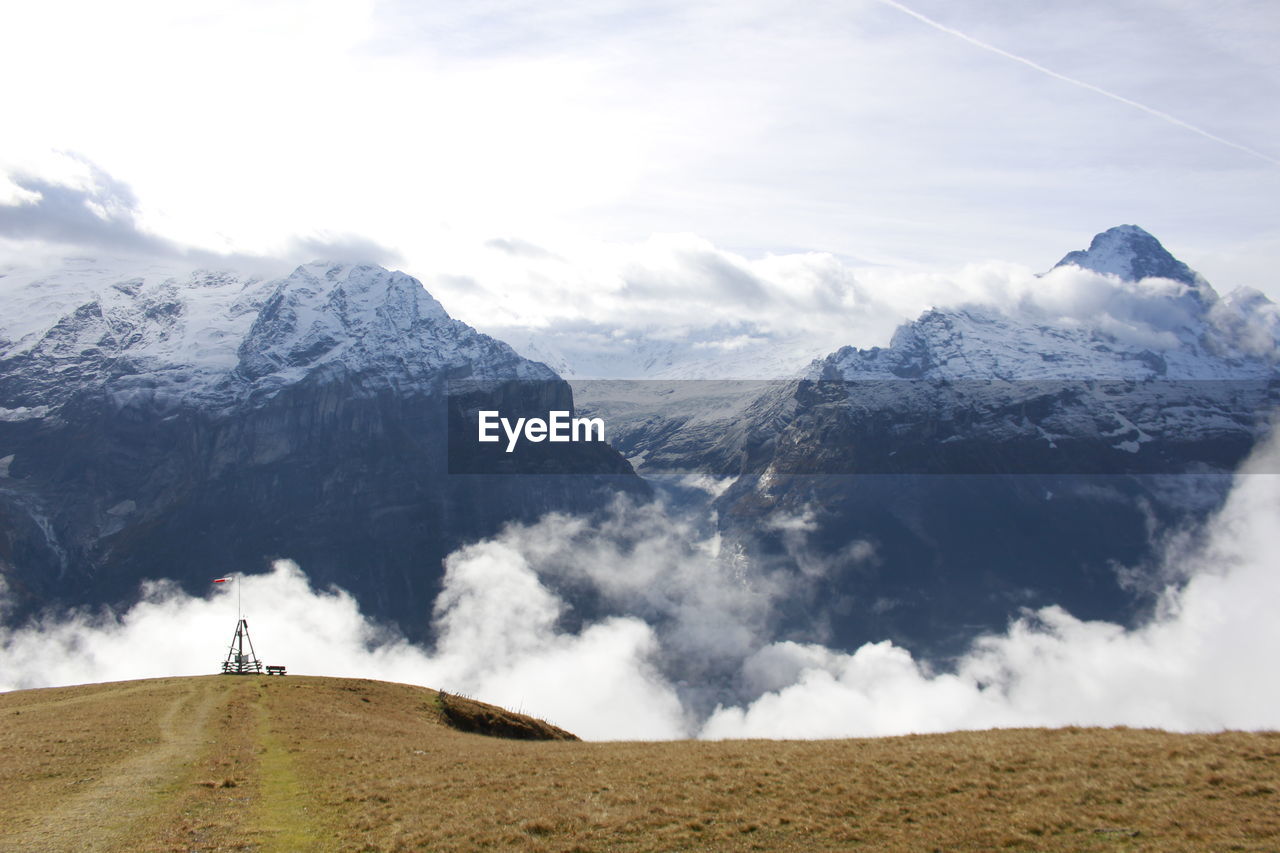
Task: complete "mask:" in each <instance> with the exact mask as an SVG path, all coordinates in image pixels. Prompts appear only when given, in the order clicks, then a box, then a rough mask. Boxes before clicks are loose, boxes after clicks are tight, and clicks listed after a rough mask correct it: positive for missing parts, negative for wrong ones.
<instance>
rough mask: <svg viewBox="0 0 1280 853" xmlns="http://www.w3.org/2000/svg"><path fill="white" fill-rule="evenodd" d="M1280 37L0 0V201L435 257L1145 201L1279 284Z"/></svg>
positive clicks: (1015, 12)
mask: <svg viewBox="0 0 1280 853" xmlns="http://www.w3.org/2000/svg"><path fill="white" fill-rule="evenodd" d="M1277 43H1280V16H1277V15H1276V14H1275V13H1274V5H1273V4H1272V3H1270V2H1267V0H1258V2H1250V0H1225V2H1216V3H1213V4H1206V3H1201V2H1194V1H1193V0H1118V2H1117V1H1116V0H1105V2H1103V1H1102V0H1085V2H1080V3H1070V4H1066V3H1056V4H1045V3H1035V4H1029V3H1022V2H1016V0H984V1H983V2H973V3H965V4H955V3H944V2H941V0H912V2H909V3H907V4H905V5H902V4H898V3H896V2H891V0H847V2H839V3H816V2H803V3H799V4H797V3H794V2H788V3H782V2H776V1H775V0H734V2H695V3H685V2H682V3H667V2H663V0H647V2H643V3H635V2H630V0H592V2H590V3H588V2H553V3H548V2H536V3H535V2H526V0H475V2H468V3H465V4H464V3H448V2H445V3H430V4H423V3H415V2H407V0H405V2H372V0H350V2H346V0H326V2H317V1H316V0H306V2H302V1H301V0H269V2H262V0H253V2H248V0H244V2H241V0H224V2H219V3H216V4H174V3H166V2H159V0H157V2H122V3H114V4H101V3H89V2H58V0H50V2H44V3H39V4H35V3H25V4H6V7H5V9H4V11H3V12H0V74H3V79H4V80H6V81H7V82H6V85H5V86H4V87H3V91H0V105H2V106H0V109H3V114H4V115H5V116H6V122H5V123H6V131H5V134H4V143H3V150H0V166H3V170H4V172H5V173H6V174H8V175H9V179H7V180H4V181H0V203H3V204H7V205H8V206H9V207H10V208H13V207H14V206H15V205H20V206H22V207H24V208H25V210H22V211H19V213H20V214H22V215H19V216H8V217H6V218H5V219H4V222H3V224H4V226H5V233H6V234H7V235H8V236H9V237H11V238H12V237H14V236H15V235H16V236H18V237H25V238H34V237H40V236H44V237H48V236H50V234H51V232H58V235H60V236H61V237H62V238H66V237H67V236H68V228H67V227H66V226H65V223H64V222H62V221H61V220H59V217H60V216H61V217H63V218H65V217H66V216H67V215H69V214H68V211H67V210H66V208H65V205H64V208H63V209H61V210H58V209H53V205H51V204H49V203H47V202H46V203H45V204H44V205H43V209H42V206H41V204H40V202H39V201H38V200H37V198H38V197H41V196H46V197H47V196H49V195H50V193H49V192H48V189H49V188H50V187H53V186H58V185H61V186H70V187H73V188H79V189H81V190H85V189H90V190H92V191H93V192H95V193H97V195H96V196H95V197H96V198H97V199H98V209H97V210H96V211H94V214H95V215H96V216H98V217H99V219H102V218H104V217H106V218H110V216H111V215H113V214H114V215H116V216H117V219H121V220H122V221H125V222H127V223H128V224H130V225H133V226H136V227H137V228H139V229H141V230H142V231H143V232H144V233H145V234H146V235H148V236H154V237H156V238H159V239H161V240H165V241H173V242H177V243H179V244H183V245H189V246H195V247H199V248H202V249H206V250H214V251H219V252H241V253H266V254H283V253H286V252H288V251H294V252H296V251H298V250H299V249H300V248H301V249H306V248H308V247H313V248H316V249H321V248H323V247H325V246H329V245H337V246H338V247H340V248H344V249H347V250H358V251H359V252H362V253H363V254H367V255H378V256H379V257H377V258H376V259H378V260H384V261H390V262H392V263H395V264H396V265H398V266H400V267H402V268H405V269H407V270H408V271H409V272H412V273H415V274H418V275H420V277H423V278H424V279H426V278H427V277H428V275H435V274H440V275H448V274H456V275H457V276H464V277H465V276H466V275H469V274H471V272H472V271H474V270H475V269H477V268H478V267H480V266H482V265H483V264H484V263H487V262H491V261H492V260H493V256H494V255H502V254H505V255H508V256H509V255H512V254H516V255H520V256H523V257H530V256H531V255H537V254H538V253H539V252H548V253H556V254H560V255H562V256H563V255H566V254H567V255H570V256H573V257H575V258H576V257H587V256H588V255H589V254H590V251H591V247H598V246H602V245H603V246H610V245H633V244H640V243H643V242H644V241H645V240H647V239H649V238H650V236H651V235H653V234H655V233H657V234H668V233H688V234H694V235H697V236H698V237H700V238H702V239H705V240H707V241H709V242H710V243H711V244H713V245H714V246H716V247H717V248H719V249H721V250H725V251H729V252H733V253H737V254H739V255H741V256H742V257H746V258H749V259H759V258H763V257H765V256H767V255H769V254H789V253H796V252H823V253H830V254H832V255H833V256H835V257H836V258H838V259H840V260H841V261H842V262H844V263H846V264H851V265H854V266H863V265H889V266H893V267H905V268H909V269H956V268H960V267H962V266H963V265H965V264H969V263H978V262H983V261H986V260H990V259H1000V260H1004V261H1010V262H1013V263H1016V264H1022V265H1026V266H1027V267H1029V268H1032V269H1043V268H1045V267H1047V266H1048V265H1051V264H1052V263H1053V262H1054V261H1056V260H1057V259H1058V258H1059V257H1061V255H1062V254H1063V253H1064V252H1066V251H1067V250H1070V249H1073V248H1080V247H1082V246H1083V245H1085V244H1086V243H1087V241H1088V238H1089V237H1090V236H1091V235H1092V234H1093V233H1095V232H1097V231H1100V230H1102V229H1104V228H1106V227H1108V226H1111V225H1115V224H1120V223H1125V222H1133V223H1137V224H1140V225H1143V226H1144V227H1146V228H1147V229H1148V230H1149V231H1151V232H1152V233H1154V234H1156V235H1157V236H1158V237H1160V238H1161V239H1162V240H1163V241H1164V242H1165V243H1166V245H1169V246H1171V247H1172V248H1173V249H1174V251H1175V254H1178V255H1179V256H1180V257H1183V258H1184V259H1186V260H1187V261H1188V262H1189V263H1191V265H1192V266H1193V267H1195V268H1197V269H1199V270H1200V271H1202V272H1203V273H1205V274H1206V275H1207V276H1208V278H1209V279H1210V280H1211V281H1213V282H1214V283H1215V284H1216V285H1217V286H1218V287H1219V289H1220V290H1231V289H1233V288H1234V287H1235V286H1237V285H1252V286H1254V287H1258V288H1260V289H1262V290H1264V291H1266V292H1268V293H1270V294H1272V295H1273V297H1277V296H1280V288H1278V287H1277V285H1276V283H1275V278H1276V277H1275V276H1274V275H1272V273H1271V270H1272V269H1273V268H1274V266H1275V262H1276V259H1277V257H1278V256H1280V252H1278V250H1280V224H1278V223H1280V217H1277V216H1276V213H1277V202H1276V199H1278V198H1280V147H1277V144H1276V140H1277V139H1278V138H1280V110H1277V109H1276V104H1277V103H1280V58H1278V57H1277V54H1276V51H1275V50H1274V47H1275V45H1276V44H1277ZM42 187H43V188H44V189H43V190H42V189H41V188H42ZM9 212H10V213H13V212H14V211H13V210H12V209H11V210H10V211H9ZM74 213H77V214H79V213H80V211H79V210H77V211H74ZM39 217H44V220H45V221H39V222H37V221H34V220H36V219H39ZM50 218H52V219H54V220H55V222H53V223H52V224H51V223H50V222H49V221H47V220H48V219H50ZM82 224H83V223H82ZM90 224H92V223H90ZM117 224H118V223H117ZM70 230H71V231H74V230H75V229H70ZM121 231H122V229H116V233H117V236H120V234H121ZM55 236H57V235H55ZM120 239H122V240H126V242H127V240H129V239H132V240H135V241H136V240H137V237H136V235H131V236H129V237H128V238H126V237H120ZM486 259H488V260H486ZM447 281H455V283H456V281H457V280H456V279H455V280H447ZM447 286H448V285H446V288H447ZM446 304H448V303H447V302H446Z"/></svg>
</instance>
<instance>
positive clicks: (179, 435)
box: [0, 259, 644, 633]
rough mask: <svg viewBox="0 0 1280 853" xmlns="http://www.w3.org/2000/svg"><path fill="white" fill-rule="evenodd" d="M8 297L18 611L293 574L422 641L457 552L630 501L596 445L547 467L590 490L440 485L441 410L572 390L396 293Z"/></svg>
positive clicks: (117, 267) (616, 461) (414, 295)
mask: <svg viewBox="0 0 1280 853" xmlns="http://www.w3.org/2000/svg"><path fill="white" fill-rule="evenodd" d="M0 300H2V301H3V304H4V306H5V308H6V310H5V312H4V313H3V315H2V316H0V576H2V577H3V579H4V581H5V584H6V586H7V588H8V590H9V592H10V594H11V595H12V596H13V597H14V598H15V599H16V601H17V604H18V605H19V613H20V614H21V613H24V612H30V611H31V610H33V609H35V608H38V607H42V606H47V605H52V604H83V603H99V602H113V601H119V600H122V599H125V598H128V597H129V596H131V595H134V594H136V592H137V583H138V581H139V580H141V579H143V578H155V577H157V576H164V577H169V578H173V579H175V580H178V581H181V582H183V583H187V584H190V585H193V586H196V587H199V586H200V585H201V584H202V583H203V582H205V581H206V580H207V579H208V578H210V577H215V576H218V575H220V574H225V573H226V572H228V571H237V570H241V571H251V570H256V569H258V568H260V567H261V566H262V565H263V564H264V563H265V562H266V561H267V560H268V559H270V558H272V557H279V556H288V557H293V558H294V559H297V560H298V561H299V562H300V563H301V564H302V565H304V566H306V568H307V571H308V573H309V574H310V576H311V577H312V578H314V579H316V580H317V581H318V582H321V583H327V582H336V583H340V584H341V585H342V586H343V587H344V588H346V589H349V590H351V591H352V592H353V593H355V594H356V596H357V597H358V598H360V599H361V602H362V604H363V605H365V606H366V608H367V611H368V612H372V613H375V614H377V615H379V616H380V617H382V618H384V619H387V620H394V621H398V622H399V623H400V624H401V625H402V626H403V627H404V628H405V629H406V630H407V631H409V632H410V633H415V632H420V631H421V630H422V629H423V628H424V626H425V625H426V622H427V613H428V611H429V607H430V603H431V601H432V600H433V598H434V592H435V590H436V589H437V587H438V583H439V579H440V574H441V566H440V561H441V559H442V558H443V557H444V556H445V555H446V554H447V553H449V551H451V550H453V549H454V548H456V547H458V546H459V545H460V544H462V543H464V542H466V541H471V540H474V539H476V538H479V537H482V536H486V535H491V534H492V533H494V532H496V531H497V529H498V528H499V527H501V525H502V524H503V523H505V522H507V521H511V520H515V519H532V518H536V517H537V516H539V515H541V514H542V513H544V512H547V511H551V510H554V509H560V510H568V511H579V510H586V509H590V508H592V507H595V506H597V505H599V503H600V502H602V501H605V500H607V494H612V493H613V492H615V491H617V490H619V489H621V490H623V491H637V492H643V490H644V489H643V485H642V484H640V483H639V481H638V480H636V478H635V477H634V475H632V474H631V471H630V468H629V467H628V466H627V464H626V463H625V461H624V460H622V458H621V457H619V456H618V455H617V454H616V453H615V452H614V451H612V450H611V449H610V448H608V447H607V446H603V445H595V446H583V447H581V448H577V447H575V448H573V450H572V453H571V456H572V458H571V459H569V462H568V468H567V469H566V468H560V469H557V470H573V471H576V472H581V474H585V475H588V476H581V475H578V476H573V477H569V476H566V477H558V476H556V475H546V476H538V477H507V478H493V477H489V478H485V477H477V476H451V473H450V472H451V470H452V457H451V455H450V454H451V452H452V446H451V445H450V443H449V439H450V432H451V427H452V425H453V420H452V419H453V418H454V416H455V412H454V409H455V408H456V402H455V401H456V400H457V399H458V397H457V396H455V395H459V394H473V395H474V394H481V395H483V394H485V393H490V392H492V393H500V394H501V395H502V401H503V408H504V410H505V412H506V413H510V414H512V415H513V416H516V415H520V414H527V413H529V412H536V413H538V414H541V415H542V416H544V417H545V414H546V412H547V411H548V410H549V409H572V408H573V398H572V391H571V389H570V388H569V386H568V385H567V384H566V383H565V382H564V381H563V380H562V379H560V378H559V377H558V376H556V374H555V373H554V372H553V371H552V370H551V369H550V368H548V367H547V366H546V365H543V364H540V363H537V362H532V361H529V360H527V359H524V358H521V357H520V356H519V355H517V354H516V353H515V351H514V350H512V349H511V348H510V347H509V346H507V345H506V344H505V343H503V342H501V341H498V340H495V339H493V338H491V337H489V336H487V335H483V334H481V333H479V332H477V331H475V330H474V329H473V328H471V327H470V326H468V325H466V324H465V323H462V322H459V321H457V320H454V319H452V318H451V317H450V316H449V315H448V314H447V313H446V311H445V310H444V308H443V307H442V306H441V305H440V304H439V303H438V302H437V301H436V300H435V299H433V298H432V297H431V295H430V294H428V293H427V291H426V290H425V289H424V288H423V287H422V285H421V284H420V283H419V282H418V281H417V280H416V279H413V278H411V277H409V276H407V275H404V274H403V273H399V272H392V271H389V270H385V269H383V268H381V267H376V266H369V265H350V264H330V263H313V264H307V265H304V266H301V267H298V268H297V269H295V270H293V271H292V272H291V273H289V274H288V275H285V276H283V277H275V278H272V277H265V276H253V275H242V274H237V273H232V272H215V271H196V272H191V271H189V270H181V269H175V268H174V267H173V266H172V265H163V264H159V265H158V264H151V263H140V264H139V263H120V262H109V263H101V262H98V261H93V260H87V259H77V260H71V261H67V262H64V263H63V264H62V266H61V267H58V268H53V269H46V270H19V269H10V270H6V271H5V274H4V276H3V277H0ZM601 491H603V493H605V494H606V497H601V495H600V494H599V493H598V492H601Z"/></svg>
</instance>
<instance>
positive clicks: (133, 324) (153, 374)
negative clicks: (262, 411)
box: [0, 259, 557, 417]
mask: <svg viewBox="0 0 1280 853" xmlns="http://www.w3.org/2000/svg"><path fill="white" fill-rule="evenodd" d="M0 298H3V300H4V303H5V305H6V306H7V307H8V309H9V310H7V311H6V312H5V314H4V316H3V317H0V348H2V349H0V399H2V400H5V401H6V402H5V405H8V406H13V404H15V403H16V404H17V405H16V406H13V408H10V409H8V411H10V412H13V411H14V410H15V409H21V408H32V407H33V406H34V407H37V408H38V407H39V406H45V407H54V408H56V407H57V406H58V405H59V404H60V403H62V402H64V401H66V400H67V399H69V398H71V397H73V396H75V395H77V394H80V393H83V392H84V391H86V390H88V389H91V388H102V389H104V390H105V391H106V392H107V394H108V395H109V396H110V397H112V398H113V399H115V400H116V401H117V402H119V403H121V404H123V403H124V402H126V401H139V400H141V399H144V398H145V399H147V400H149V401H150V402H151V403H152V404H153V405H156V406H160V407H172V406H178V405H188V404H189V405H196V406H200V407H205V408H226V407H229V406H233V405H236V404H238V403H241V402H243V401H245V400H247V399H249V398H250V397H253V398H255V399H260V398H261V397H263V396H264V395H269V394H270V393H272V391H273V390H277V389H279V388H282V387H285V386H288V385H291V384H293V383H296V382H298V381H299V380H301V379H302V378H304V377H305V376H307V375H308V374H310V373H312V372H313V371H316V370H319V369H322V368H323V369H326V370H330V371H333V370H342V371H345V372H346V373H349V374H351V375H359V376H362V377H363V379H364V381H366V382H370V383H374V384H380V385H385V386H387V387H392V386H396V385H399V384H403V383H418V384H422V383H425V382H428V381H429V380H432V379H435V378H438V377H439V376H441V375H443V374H446V373H447V374H448V375H449V376H450V377H451V378H464V377H473V378H474V379H475V380H476V381H496V380H509V379H527V380H540V381H549V380H554V379H556V378H557V377H556V375H555V373H554V372H553V371H552V370H551V369H550V368H548V367H546V366H545V365H542V364H538V363H535V362H530V361H528V360H526V359H523V358H521V357H519V356H518V355H516V353H515V352H514V350H512V349H511V348H510V347H509V346H507V345H506V344H504V343H502V342H501V341H497V340H494V339H493V338H490V337H488V336H487V335H482V334H480V333H479V332H476V331H475V330H474V329H472V328H471V327H470V326H467V325H466V324H465V323H462V322H459V321H457V320H454V319H451V318H450V317H449V315H448V314H447V313H446V312H445V310H444V308H443V307H442V306H441V305H440V303H439V302H437V301H436V300H435V299H433V298H432V297H431V295H430V294H429V293H427V291H426V290H425V289H424V288H423V286H422V285H421V283H419V282H418V281H417V280H416V279H413V278H410V277H409V276H407V275H405V274H404V273H400V272H390V271H388V270H385V269H382V268H381V267H376V266H369V265H350V264H326V263H312V264H307V265H304V266H300V267H298V268H297V269H295V270H294V271H293V272H292V273H290V274H289V275H287V276H285V277H283V278H279V279H266V278H261V277H254V276H244V277H242V276H240V275H237V274H235V273H231V272H225V271H204V270H200V271H196V272H190V271H186V272H183V271H180V270H176V269H173V268H172V267H165V266H158V265H146V266H144V267H143V268H142V269H129V268H127V267H125V268H123V269H119V268H114V267H113V266H112V265H110V264H108V265H103V264H99V263H97V262H95V261H92V260H87V259H72V260H69V261H67V262H65V265H64V267H63V268H62V269H60V270H55V271H52V272H50V271H48V270H39V271H36V270H16V271H15V270H11V271H8V272H7V273H6V274H5V275H4V277H3V278H0ZM11 417H12V415H11Z"/></svg>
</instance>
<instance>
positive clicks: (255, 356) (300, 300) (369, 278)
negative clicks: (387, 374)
mask: <svg viewBox="0 0 1280 853" xmlns="http://www.w3.org/2000/svg"><path fill="white" fill-rule="evenodd" d="M450 322H451V321H450V319H449V315H448V314H447V313H446V312H445V310H444V308H443V307H441V305H440V303H439V302H437V301H436V300H435V299H433V298H432V297H431V295H430V294H429V293H427V291H426V290H425V289H424V288H423V287H422V285H421V283H419V282H418V281H417V280H416V279H414V278H411V277H409V276H407V275H405V274H404V273H401V272H391V271H389V270H385V269H383V268H382V267H378V266H372V265H368V264H360V265H352V264H331V263H323V262H315V263H310V264H304V265H303V266H300V267H298V268H297V269H296V270H294V271H293V272H292V273H291V274H290V275H289V276H287V277H286V278H284V279H282V280H281V281H280V282H279V283H278V284H277V285H276V288H275V291H274V292H273V293H272V294H271V296H270V297H269V298H268V299H267V300H266V303H265V304H264V305H263V306H262V310H261V311H260V312H259V313H258V316H257V318H256V319H255V320H254V323H253V326H252V327H251V328H250V329H249V331H248V334H247V335H246V336H245V338H244V341H243V343H241V345H240V348H239V355H240V372H241V373H242V374H243V375H244V376H246V377H249V378H252V379H259V378H261V377H263V376H266V375H267V374H270V373H276V372H281V371H284V372H289V373H293V374H297V373H300V372H305V371H307V370H309V369H311V368H313V367H315V366H316V365H318V364H321V363H323V362H326V361H333V360H335V359H340V358H344V357H348V358H349V357H351V356H353V355H355V356H358V358H359V360H360V361H361V362H362V364H367V363H369V362H376V361H381V360H384V359H387V358H390V359H393V360H396V359H398V360H404V358H405V357H406V355H407V356H408V357H409V360H410V361H412V360H413V355H414V352H413V350H414V349H415V344H418V343H422V341H419V340H417V339H419V338H422V337H424V336H425V337H428V338H429V337H431V336H432V333H433V332H434V331H436V330H437V327H439V326H441V325H442V324H444V325H447V324H449V323H450Z"/></svg>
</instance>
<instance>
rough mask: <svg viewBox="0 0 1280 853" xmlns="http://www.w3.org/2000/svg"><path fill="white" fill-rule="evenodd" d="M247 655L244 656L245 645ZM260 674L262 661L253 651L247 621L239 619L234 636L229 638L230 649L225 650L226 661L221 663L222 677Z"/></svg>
mask: <svg viewBox="0 0 1280 853" xmlns="http://www.w3.org/2000/svg"><path fill="white" fill-rule="evenodd" d="M246 644H247V645H248V646H249V653H248V654H245V652H244V647H245V645H246ZM261 672H262V661H260V660H258V654H257V652H255V651H254V650H253V640H251V639H249V620H248V619H244V618H241V620H240V621H239V622H237V623H236V633H235V636H234V637H232V638H231V648H229V649H228V650H227V659H226V660H224V661H223V662H222V674H223V675H254V674H257V673H261Z"/></svg>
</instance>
